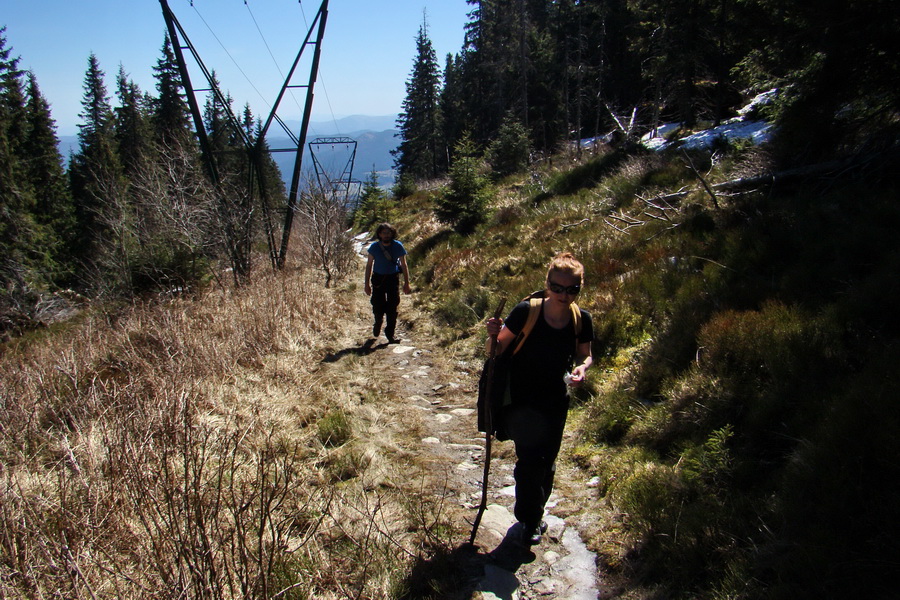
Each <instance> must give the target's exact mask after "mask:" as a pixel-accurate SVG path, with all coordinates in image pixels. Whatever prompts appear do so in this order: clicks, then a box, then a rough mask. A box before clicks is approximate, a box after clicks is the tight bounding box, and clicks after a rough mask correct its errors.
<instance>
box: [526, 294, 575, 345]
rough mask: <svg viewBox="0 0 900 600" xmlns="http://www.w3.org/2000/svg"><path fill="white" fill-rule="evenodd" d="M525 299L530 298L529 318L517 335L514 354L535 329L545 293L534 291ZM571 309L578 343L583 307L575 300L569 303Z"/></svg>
mask: <svg viewBox="0 0 900 600" xmlns="http://www.w3.org/2000/svg"><path fill="white" fill-rule="evenodd" d="M525 299H526V300H528V318H527V319H526V320H525V326H524V327H522V331H520V332H519V335H517V336H516V339H515V340H513V344H512V348H513V354H515V353H516V352H518V351H519V350H520V349H521V348H522V344H524V343H525V339H526V338H527V337H528V334H530V333H531V330H532V329H534V326H535V325H536V324H537V320H538V317H540V316H541V305H542V304H543V303H544V295H543V293H534V294H532V295H530V296H528V297H527V298H525ZM569 309H570V310H571V311H572V324H573V325H574V326H575V338H576V343H577V339H578V336H579V335H580V334H581V309H580V308H578V305H577V304H575V303H574V302H573V303H572V304H570V305H569Z"/></svg>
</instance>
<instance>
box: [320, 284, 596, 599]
mask: <svg viewBox="0 0 900 600" xmlns="http://www.w3.org/2000/svg"><path fill="white" fill-rule="evenodd" d="M358 295H359V299H358V301H357V300H354V301H353V304H354V305H355V306H354V309H355V311H353V312H355V313H356V314H355V318H356V319H359V321H358V322H354V323H353V324H352V325H350V326H349V327H348V332H347V334H348V336H349V337H348V339H347V341H348V346H347V348H345V349H343V350H341V351H339V352H335V353H333V354H332V355H330V356H328V357H326V359H325V361H323V362H333V363H339V362H340V361H341V360H343V359H344V358H345V357H346V355H348V354H354V355H356V356H357V357H358V360H359V361H361V362H362V363H363V364H361V365H359V366H360V367H362V368H363V369H366V368H368V369H372V370H377V371H379V372H380V373H382V374H385V376H386V378H387V379H389V380H391V381H393V382H395V390H394V392H395V393H397V395H398V396H399V397H400V398H404V399H405V404H404V406H403V407H402V408H401V409H400V410H398V411H396V412H395V413H394V414H395V418H397V419H414V420H415V421H416V426H415V427H413V428H412V429H414V430H415V431H416V432H417V435H416V436H415V438H413V439H410V440H409V441H408V442H407V444H408V445H409V446H411V447H409V448H408V449H407V450H408V451H409V452H413V453H416V454H417V457H418V462H419V464H425V465H427V470H428V471H429V475H428V476H429V477H431V478H433V483H434V485H433V486H432V487H431V489H442V490H444V493H443V495H444V497H445V498H446V499H447V505H448V506H447V507H446V510H447V514H448V517H449V519H450V520H451V522H452V527H453V530H454V535H455V536H456V537H458V538H459V539H458V542H457V543H456V544H455V545H456V550H455V551H454V552H453V556H454V557H455V559H456V560H458V561H459V562H460V564H458V565H456V567H457V568H458V569H459V570H460V571H461V572H463V573H464V576H463V577H462V580H461V581H460V582H459V585H458V589H457V590H454V591H453V594H452V596H447V597H452V598H475V599H477V598H483V599H493V598H502V599H532V598H544V599H550V600H552V599H556V598H559V599H595V598H598V597H603V596H604V594H602V591H601V587H600V582H599V581H598V576H597V569H596V566H595V560H594V555H593V554H592V553H591V552H589V551H588V550H587V548H586V547H585V545H584V543H583V541H582V539H581V537H580V535H579V528H582V527H586V526H587V525H588V523H587V522H586V521H584V519H586V518H588V517H587V515H588V513H587V512H586V511H584V510H583V508H582V507H584V506H586V505H587V502H586V501H585V500H584V499H585V498H586V496H587V495H588V494H590V489H589V487H588V485H587V482H585V481H583V480H580V479H579V477H578V476H577V475H576V474H575V473H574V471H573V470H572V469H571V468H569V467H567V466H566V465H564V464H560V465H559V469H558V474H557V486H556V492H555V494H554V495H553V497H551V500H550V502H549V504H548V507H547V508H548V511H547V515H546V517H545V520H546V521H547V523H548V525H549V529H548V532H547V534H545V535H544V536H543V539H542V541H541V543H540V544H539V545H536V546H532V547H527V546H523V545H521V544H520V543H519V542H518V541H517V533H518V525H516V522H515V518H514V517H513V515H512V509H513V504H514V495H513V494H514V492H513V483H514V481H513V477H512V472H513V465H514V462H515V454H514V449H513V445H512V442H497V441H494V442H493V451H492V460H491V472H490V483H489V490H488V508H487V510H486V511H485V514H484V516H483V519H482V522H481V525H480V528H479V531H478V535H477V537H476V539H475V544H474V547H471V546H469V545H468V540H469V536H470V533H471V527H472V525H471V524H472V523H473V521H474V519H475V516H476V513H477V507H478V505H479V504H480V500H481V481H482V476H483V467H484V446H485V440H484V435H483V434H481V433H479V432H478V431H477V429H476V421H475V419H476V415H475V400H476V388H477V373H478V369H479V367H480V365H474V364H471V361H464V360H454V358H453V357H446V356H444V355H443V351H442V350H441V349H440V348H438V347H437V344H436V342H435V341H434V339H433V338H432V337H431V336H430V335H429V333H428V331H427V329H428V327H427V325H421V324H423V323H426V319H425V317H424V316H423V315H419V314H416V310H415V308H414V307H413V304H414V302H413V301H412V300H411V299H410V297H408V296H404V297H403V301H402V304H401V320H402V322H401V327H400V331H398V334H399V336H400V338H401V342H400V343H399V344H390V345H389V344H387V343H386V340H385V339H384V338H383V337H382V338H380V339H372V338H371V337H369V336H367V335H366V333H371V332H369V331H368V328H369V327H370V326H371V325H370V324H369V313H368V308H369V307H368V303H367V299H366V297H365V296H363V295H362V293H361V291H360V292H358ZM412 323H416V324H419V325H416V327H415V330H410V324H412ZM397 387H399V389H396V388H397ZM404 415H405V416H404ZM416 438H417V439H416ZM565 443H566V442H565V441H564V444H565ZM560 462H561V463H562V461H560Z"/></svg>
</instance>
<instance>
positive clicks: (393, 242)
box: [365, 223, 411, 344]
mask: <svg viewBox="0 0 900 600" xmlns="http://www.w3.org/2000/svg"><path fill="white" fill-rule="evenodd" d="M375 237H376V241H375V242H373V243H372V245H371V246H369V257H368V260H367V261H366V284H365V292H366V295H367V296H371V297H372V314H373V315H374V316H375V324H374V325H373V326H372V336H373V337H376V338H377V337H378V336H379V335H380V334H381V324H382V322H383V321H384V319H385V317H387V323H385V326H384V335H385V336H387V339H388V343H389V344H396V343H397V342H399V341H400V340H399V339H398V338H396V337H395V333H396V330H397V307H398V306H399V305H400V274H401V273H402V274H403V293H404V294H409V293H410V291H411V290H410V287H409V267H407V266H406V248H404V247H403V244H401V243H400V242H399V241H398V240H397V230H396V229H394V227H393V226H392V225H391V224H390V223H382V224H381V225H379V226H378V228H377V229H376V230H375Z"/></svg>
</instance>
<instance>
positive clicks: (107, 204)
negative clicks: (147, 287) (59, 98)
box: [69, 54, 130, 292]
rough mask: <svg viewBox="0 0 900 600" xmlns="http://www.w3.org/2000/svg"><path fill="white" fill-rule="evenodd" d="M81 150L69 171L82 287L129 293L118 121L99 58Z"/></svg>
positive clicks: (90, 79) (93, 59)
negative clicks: (111, 253)
mask: <svg viewBox="0 0 900 600" xmlns="http://www.w3.org/2000/svg"><path fill="white" fill-rule="evenodd" d="M81 104H82V109H83V110H82V112H81V113H80V114H79V117H81V119H82V123H80V124H79V125H78V128H79V132H78V140H79V148H78V151H77V152H76V153H75V155H74V156H73V157H72V161H71V164H70V166H69V179H70V185H71V188H72V198H73V202H74V207H75V218H76V237H77V240H76V245H77V250H78V258H79V259H80V260H81V261H82V264H81V267H82V272H81V275H82V282H83V283H84V284H85V285H86V286H88V287H93V288H94V291H95V292H100V291H102V290H106V289H110V286H111V287H112V288H117V289H119V290H121V288H122V286H123V285H124V286H125V287H126V288H127V287H129V285H130V284H129V281H128V278H129V276H128V274H127V270H126V265H125V257H124V254H123V252H124V243H123V240H122V239H121V238H120V237H116V235H117V234H119V233H121V232H122V231H123V230H124V227H123V220H124V219H127V217H126V215H124V214H123V212H122V210H123V208H124V206H123V202H124V193H123V188H124V180H123V178H122V168H121V165H120V162H119V157H118V154H117V151H116V138H115V115H114V113H113V110H112V106H111V104H110V99H109V96H108V94H107V91H106V84H105V82H104V72H103V71H102V70H101V68H100V63H99V61H98V60H97V56H96V55H95V54H91V55H90V57H89V58H88V69H87V72H86V73H85V80H84V96H83V97H82V103H81ZM111 244H112V246H113V250H112V252H113V254H114V256H110V254H109V249H110V245H111Z"/></svg>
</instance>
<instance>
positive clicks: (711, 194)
mask: <svg viewBox="0 0 900 600" xmlns="http://www.w3.org/2000/svg"><path fill="white" fill-rule="evenodd" d="M681 153H682V154H684V158H685V159H687V164H688V166H689V167H690V168H691V171H693V172H694V175H696V176H697V179H699V180H700V183H702V184H703V188H704V189H705V190H706V193H707V194H709V197H710V198H712V201H713V205H714V206H715V207H716V210H718V209H719V199H718V198H716V194H715V192H713V191H712V188H710V187H709V184H708V183H706V178H704V177H703V175H701V174H700V171H698V170H697V167H695V166H694V162H693V161H692V160H691V157H690V156H688V153H687V152H685V151H684V150H682V151H681Z"/></svg>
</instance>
